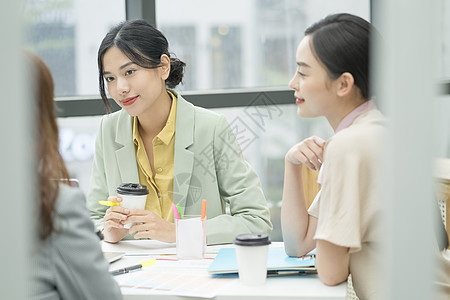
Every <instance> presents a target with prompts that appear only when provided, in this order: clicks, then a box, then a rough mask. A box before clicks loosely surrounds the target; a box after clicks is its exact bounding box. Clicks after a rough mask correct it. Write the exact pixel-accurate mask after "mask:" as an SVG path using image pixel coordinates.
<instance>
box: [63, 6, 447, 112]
mask: <svg viewBox="0 0 450 300" xmlns="http://www.w3.org/2000/svg"><path fill="white" fill-rule="evenodd" d="M155 5H156V0H125V15H126V19H127V20H134V19H145V20H147V21H148V22H149V23H150V24H153V25H154V26H156V7H155ZM369 5H370V18H371V20H372V21H373V22H374V23H376V20H373V7H374V1H370V4H369ZM439 90H440V94H442V95H450V80H449V81H442V82H441V83H439ZM262 93H265V94H266V95H267V96H268V97H269V99H270V100H271V101H273V104H275V105H278V104H294V102H293V91H292V90H290V89H289V88H288V87H287V83H286V87H261V88H242V89H223V90H205V91H182V92H180V94H181V95H182V96H183V97H184V98H186V100H188V101H189V102H191V103H192V104H194V105H197V106H200V107H204V108H224V107H243V106H252V105H258V102H255V101H253V100H254V99H256V98H257V97H259V96H260V95H261V94H262ZM55 100H56V103H57V106H58V117H60V118H64V117H81V116H98V115H103V114H105V113H106V110H105V107H104V104H103V102H102V101H101V98H100V96H73V97H56V99H55ZM109 101H110V104H111V107H112V109H113V111H117V110H119V109H120V107H119V106H118V105H117V104H116V103H115V102H114V101H113V100H111V99H109Z"/></svg>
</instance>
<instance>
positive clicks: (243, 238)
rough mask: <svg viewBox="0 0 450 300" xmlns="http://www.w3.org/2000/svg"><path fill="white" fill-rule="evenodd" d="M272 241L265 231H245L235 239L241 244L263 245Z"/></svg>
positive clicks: (235, 242) (236, 243)
mask: <svg viewBox="0 0 450 300" xmlns="http://www.w3.org/2000/svg"><path fill="white" fill-rule="evenodd" d="M270 243H271V242H270V239H269V236H268V235H267V234H265V233H244V234H240V235H238V236H237V237H236V238H235V239H234V244H235V245H239V246H263V245H269V244H270Z"/></svg>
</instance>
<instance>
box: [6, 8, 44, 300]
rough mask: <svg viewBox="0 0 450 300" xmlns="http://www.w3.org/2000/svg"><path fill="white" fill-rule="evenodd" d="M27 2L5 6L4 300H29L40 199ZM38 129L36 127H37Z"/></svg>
mask: <svg viewBox="0 0 450 300" xmlns="http://www.w3.org/2000/svg"><path fill="white" fill-rule="evenodd" d="M22 2H23V1H22V0H15V1H2V2H1V4H0V36H1V47H0V66H1V68H2V71H1V72H0V87H1V91H2V92H1V99H2V104H1V113H0V132H1V133H0V140H1V147H0V166H1V167H0V191H1V215H2V217H1V220H2V222H1V226H0V237H1V239H2V242H1V246H0V256H1V257H2V264H1V268H2V271H1V272H0V287H1V288H0V290H1V291H0V298H1V299H19V300H21V299H25V293H26V289H27V288H28V287H29V284H28V282H27V268H29V266H28V265H27V258H28V257H29V255H28V254H29V253H28V252H29V251H28V246H29V244H30V237H31V230H33V229H34V228H30V223H31V222H30V213H29V212H30V211H31V209H30V206H31V204H32V203H34V201H35V200H36V199H37V197H36V196H35V195H34V193H33V192H32V188H31V187H32V186H34V181H33V179H34V176H32V172H33V171H34V168H32V167H31V161H32V159H33V155H34V152H35V149H34V143H33V140H32V134H31V128H32V127H31V123H30V122H31V118H30V115H31V114H30V113H31V107H32V105H31V102H30V100H29V96H28V92H30V90H31V89H32V88H33V86H32V85H31V84H30V81H29V80H26V77H27V75H28V74H29V72H28V71H27V70H26V69H25V65H24V59H23V52H22V40H23V28H22V26H23V21H22V9H23V7H22V4H23V3H22ZM34 127H35V126H34Z"/></svg>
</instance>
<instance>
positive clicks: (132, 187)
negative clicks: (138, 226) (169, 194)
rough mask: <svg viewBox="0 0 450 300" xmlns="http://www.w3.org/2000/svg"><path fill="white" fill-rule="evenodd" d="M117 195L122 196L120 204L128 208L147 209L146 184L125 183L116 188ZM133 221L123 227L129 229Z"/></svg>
mask: <svg viewBox="0 0 450 300" xmlns="http://www.w3.org/2000/svg"><path fill="white" fill-rule="evenodd" d="M116 192H117V196H119V197H120V198H122V202H120V206H122V207H125V208H128V209H133V208H137V209H145V203H146V201H147V195H148V190H147V187H146V186H145V185H140V184H138V183H123V184H121V185H119V186H118V187H117V189H116ZM132 225H133V223H128V224H125V225H124V226H123V228H126V229H129V228H130V227H131V226H132Z"/></svg>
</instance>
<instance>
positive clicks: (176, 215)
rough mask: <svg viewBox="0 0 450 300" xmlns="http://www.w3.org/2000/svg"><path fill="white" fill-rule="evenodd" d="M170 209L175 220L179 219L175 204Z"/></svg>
mask: <svg viewBox="0 0 450 300" xmlns="http://www.w3.org/2000/svg"><path fill="white" fill-rule="evenodd" d="M172 209H173V215H174V217H175V219H178V220H179V219H181V218H180V213H179V212H178V208H177V206H176V205H175V204H173V205H172Z"/></svg>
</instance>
